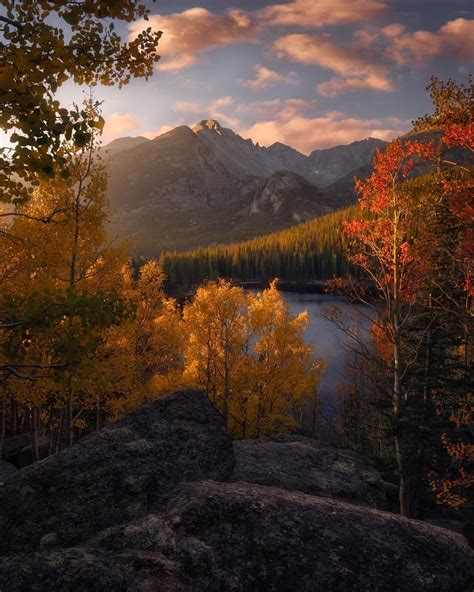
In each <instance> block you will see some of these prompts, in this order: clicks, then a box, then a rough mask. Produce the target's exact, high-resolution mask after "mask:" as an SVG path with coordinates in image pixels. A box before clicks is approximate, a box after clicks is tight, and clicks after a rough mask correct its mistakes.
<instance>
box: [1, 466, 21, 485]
mask: <svg viewBox="0 0 474 592" xmlns="http://www.w3.org/2000/svg"><path fill="white" fill-rule="evenodd" d="M17 472H18V469H17V468H16V467H15V466H14V465H12V464H11V463H9V462H5V461H4V460H0V483H3V481H4V480H5V479H6V478H7V477H10V476H11V475H14V474H15V473H17Z"/></svg>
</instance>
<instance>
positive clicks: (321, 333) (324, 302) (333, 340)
mask: <svg viewBox="0 0 474 592" xmlns="http://www.w3.org/2000/svg"><path fill="white" fill-rule="evenodd" d="M282 295H283V296H284V298H285V300H286V302H287V303H288V305H289V306H290V309H291V312H292V313H293V314H299V313H300V312H303V311H305V310H307V311H308V317H309V325H308V327H307V328H306V332H305V337H306V340H307V341H309V342H310V343H311V344H312V345H313V346H314V348H315V357H316V358H324V359H325V360H326V371H325V373H324V376H323V378H322V381H321V384H320V388H321V389H323V390H325V391H334V390H335V389H337V387H338V386H339V385H340V383H341V381H342V380H343V378H344V372H345V358H346V355H347V354H346V350H345V348H344V345H346V346H347V345H350V342H351V341H352V340H351V338H350V337H349V336H348V335H346V334H345V333H344V331H342V330H341V329H339V328H338V327H337V326H336V325H335V324H334V323H331V322H330V321H328V320H326V319H324V318H321V317H320V316H319V315H320V313H321V312H322V311H323V309H324V308H327V307H333V306H337V307H338V308H339V309H340V310H341V311H342V313H343V315H344V317H345V318H346V319H350V320H349V324H350V325H351V326H353V327H355V325H356V323H357V321H359V323H360V332H359V338H360V339H362V340H363V341H367V340H368V333H367V330H368V327H369V320H368V319H367V318H366V316H365V315H369V314H370V309H368V308H367V307H364V306H360V305H357V306H354V305H352V304H350V303H348V302H346V301H345V300H343V299H342V298H340V297H338V296H332V295H329V294H308V293H302V292H282Z"/></svg>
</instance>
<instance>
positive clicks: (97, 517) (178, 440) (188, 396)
mask: <svg viewBox="0 0 474 592" xmlns="http://www.w3.org/2000/svg"><path fill="white" fill-rule="evenodd" d="M233 465H234V455H233V450H232V443H231V440H230V438H229V436H228V435H227V433H226V431H225V427H224V423H223V420H222V418H221V417H220V416H219V415H218V414H217V413H216V412H215V411H214V409H213V407H212V406H211V404H210V403H209V401H208V400H207V399H206V398H205V397H204V396H203V395H202V394H200V393H198V392H196V391H184V392H182V393H179V394H175V395H170V396H168V397H164V398H163V399H160V400H159V401H156V402H154V403H152V404H150V405H147V406H144V407H141V408H140V409H138V410H137V411H135V412H134V413H131V414H130V415H128V416H127V417H126V418H125V419H123V420H121V421H118V422H115V423H112V424H110V425H108V426H106V427H105V428H103V429H102V430H100V431H99V432H96V433H95V434H92V435H91V436H88V437H86V438H84V439H83V440H81V441H79V442H78V443H77V444H76V445H75V446H73V447H72V448H69V449H67V450H64V451H63V452H60V453H59V454H56V455H54V456H52V457H50V458H48V459H47V460H44V461H41V462H39V463H35V464H34V465H31V466H30V467H26V468H25V469H23V470H22V471H20V472H19V473H18V475H17V477H16V478H15V479H8V481H6V482H5V483H4V485H3V486H2V487H0V532H1V533H2V536H1V537H0V552H4V553H6V552H9V553H15V552H24V551H32V550H36V549H38V548H39V545H40V541H41V539H42V537H44V536H45V535H48V534H50V533H55V534H56V535H57V538H58V541H59V542H60V543H61V544H62V545H71V544H75V543H77V542H79V541H82V540H84V539H85V538H87V537H89V536H91V535H92V534H94V533H96V532H98V531H99V530H101V529H103V528H105V527H107V526H111V525H113V524H118V523H120V522H124V521H126V520H131V519H134V518H138V517H140V516H143V515H145V514H146V513H147V512H149V511H150V509H151V508H156V507H159V498H160V496H162V495H163V494H165V493H167V492H169V491H170V490H171V489H172V488H173V487H175V486H176V485H177V484H178V483H179V482H181V481H193V480H200V479H216V480H219V479H227V478H228V477H229V475H230V473H231V471H232V468H233Z"/></svg>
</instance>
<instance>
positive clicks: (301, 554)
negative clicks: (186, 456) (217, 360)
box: [0, 482, 474, 592]
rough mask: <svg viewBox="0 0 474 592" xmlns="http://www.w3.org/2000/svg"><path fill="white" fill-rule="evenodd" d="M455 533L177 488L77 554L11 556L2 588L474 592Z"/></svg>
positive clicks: (318, 506) (284, 498)
mask: <svg viewBox="0 0 474 592" xmlns="http://www.w3.org/2000/svg"><path fill="white" fill-rule="evenodd" d="M473 578H474V553H473V552H472V551H471V550H470V549H469V548H468V546H467V545H466V544H465V542H464V540H463V539H462V537H460V536H459V535H457V534H454V533H451V532H449V531H445V530H442V529H438V528H436V527H433V526H430V525H427V524H424V523H422V522H417V521H410V520H407V519H405V518H401V517H399V516H395V515H393V514H388V513H384V512H380V511H378V510H373V509H369V508H362V507H358V506H353V505H349V504H346V503H344V502H340V501H335V500H330V499H327V498H318V497H313V496H308V495H305V494H302V493H295V492H288V491H284V490H281V489H276V488H270V487H264V486H259V485H252V484H248V483H215V482H201V483H187V484H182V485H180V486H179V487H178V489H177V490H175V492H174V493H173V494H172V495H171V496H170V497H169V500H168V502H167V504H166V505H164V506H162V509H161V512H160V513H159V514H151V515H148V516H147V517H145V518H142V519H141V520H138V521H135V522H133V523H129V524H123V525H121V526H118V527H115V528H110V529H108V530H105V531H104V532H102V533H100V534H99V535H98V536H96V537H94V538H93V539H91V540H89V541H88V542H87V543H86V544H84V545H82V546H81V547H76V548H72V549H66V550H57V551H50V552H48V553H38V554H35V555H32V556H23V557H19V558H7V559H4V560H3V561H1V562H0V581H1V582H2V584H3V585H4V586H5V588H6V589H7V590H8V591H9V592H20V591H21V592H22V591H24V590H28V591H31V592H42V591H48V592H59V591H63V590H74V591H75V592H102V591H109V590H113V591H114V592H149V591H150V592H151V591H152V590H153V591H155V590H156V591H160V592H171V591H173V592H195V591H196V592H197V591H199V592H200V591H203V592H204V591H209V592H218V591H219V592H237V591H238V592H259V591H261V592H296V591H297V592H319V591H321V592H329V591H330V592H336V591H337V592H358V591H361V592H362V591H363V592H440V591H441V590H443V592H472V582H473V581H474V580H473Z"/></svg>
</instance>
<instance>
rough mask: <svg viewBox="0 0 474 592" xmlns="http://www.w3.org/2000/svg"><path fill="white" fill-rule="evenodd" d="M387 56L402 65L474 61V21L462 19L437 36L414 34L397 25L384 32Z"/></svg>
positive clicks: (454, 21)
mask: <svg viewBox="0 0 474 592" xmlns="http://www.w3.org/2000/svg"><path fill="white" fill-rule="evenodd" d="M381 36H382V37H383V39H384V41H385V43H386V44H387V45H386V49H385V55H386V56H387V58H388V59H390V60H391V61H393V62H395V63H396V64H398V65H421V64H422V63H424V61H425V60H426V59H430V58H434V57H438V56H446V57H451V58H454V59H458V60H461V61H466V62H472V61H473V59H474V20H468V19H464V18H458V19H455V20H453V21H448V22H447V23H445V24H444V25H443V26H442V27H441V28H440V29H439V30H438V31H437V32H435V33H432V32H430V31H414V32H412V33H410V32H409V31H407V29H406V27H405V26H404V25H401V24H399V23H394V24H391V25H388V26H386V27H384V28H383V29H381Z"/></svg>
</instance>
